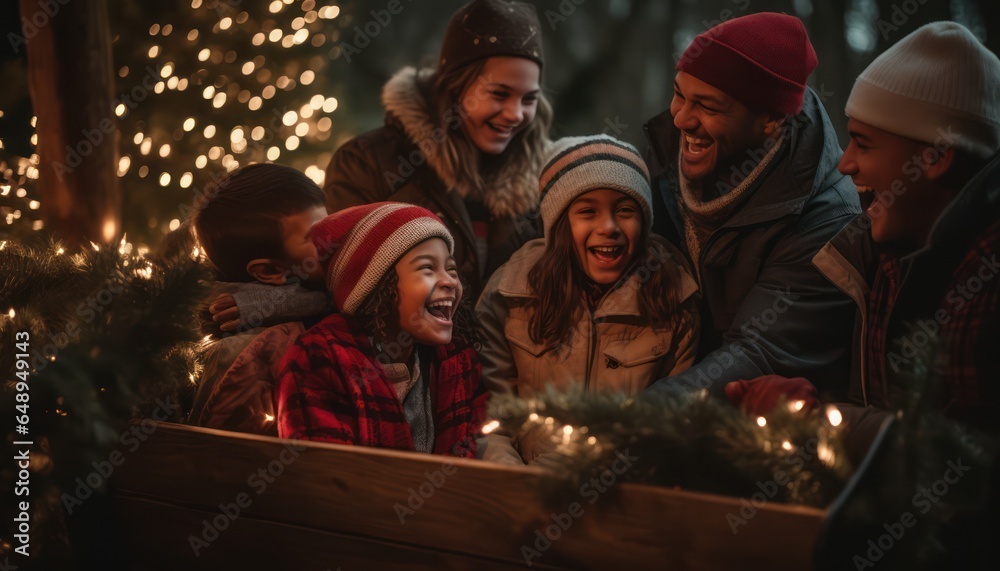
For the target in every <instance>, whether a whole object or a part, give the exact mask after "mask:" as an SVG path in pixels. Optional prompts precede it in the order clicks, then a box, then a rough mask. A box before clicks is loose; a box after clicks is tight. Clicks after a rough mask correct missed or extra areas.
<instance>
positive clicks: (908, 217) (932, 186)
mask: <svg viewBox="0 0 1000 571" xmlns="http://www.w3.org/2000/svg"><path fill="white" fill-rule="evenodd" d="M847 129H848V133H849V134H850V137H851V140H850V143H848V145H847V149H846V150H845V151H844V155H843V156H842V157H841V159H840V163H839V164H838V165H837V168H838V169H839V170H840V172H842V173H843V174H845V175H847V176H850V177H851V180H852V181H854V184H855V186H857V187H858V192H859V193H861V202H862V204H865V205H868V204H870V206H868V208H867V210H866V212H867V214H868V217H869V218H870V219H871V222H872V226H871V233H872V239H873V240H875V242H877V243H879V244H880V245H883V246H888V247H891V248H896V249H903V250H907V249H912V248H913V247H915V246H920V245H922V244H923V243H925V242H926V240H927V237H928V235H929V234H930V231H931V228H932V227H933V225H934V222H935V221H936V220H937V218H938V216H939V215H940V214H941V212H942V211H943V210H944V208H945V207H946V206H947V205H948V204H949V203H950V202H951V201H952V199H954V197H955V193H954V192H950V191H946V190H944V189H942V188H940V187H939V185H938V184H937V181H938V180H939V179H940V177H941V176H942V175H943V174H944V172H945V171H947V169H948V167H949V165H950V163H951V158H952V157H953V152H954V151H950V150H946V151H944V153H939V152H938V151H936V150H934V149H933V148H932V147H931V146H930V145H927V144H926V143H921V142H918V141H914V140H912V139H907V138H905V137H900V136H899V135H894V134H892V133H889V132H887V131H883V130H881V129H877V128H875V127H872V126H871V125H868V124H865V123H862V122H861V121H858V120H856V119H850V120H848V122H847ZM931 158H934V159H935V160H934V162H931V161H930V160H929V159H931Z"/></svg>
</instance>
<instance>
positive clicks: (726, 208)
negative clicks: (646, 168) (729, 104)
mask: <svg viewBox="0 0 1000 571" xmlns="http://www.w3.org/2000/svg"><path fill="white" fill-rule="evenodd" d="M784 140H785V135H784V133H782V135H781V136H780V137H778V141H777V142H776V143H775V144H774V145H773V146H772V147H771V150H769V151H768V152H767V154H766V155H764V158H763V159H761V161H760V163H758V164H757V166H755V167H754V168H753V170H752V171H750V174H748V175H747V176H746V178H744V179H743V181H742V182H740V184H739V185H737V186H736V187H735V188H733V189H732V190H730V191H729V192H727V193H725V194H723V195H722V196H720V197H718V198H716V199H714V200H709V201H707V202H705V201H702V196H703V195H704V194H703V187H702V184H703V181H698V182H695V181H692V180H688V179H687V178H686V177H685V176H684V175H683V174H680V175H679V176H678V178H679V179H680V185H679V186H680V189H679V192H678V194H679V195H680V198H681V200H680V202H679V204H680V212H681V218H683V220H684V240H685V242H686V243H687V247H688V253H690V254H691V262H692V263H693V264H694V269H695V276H697V278H698V283H701V249H702V247H703V246H704V245H705V242H706V241H708V237H709V236H711V235H712V232H714V231H715V230H716V229H718V228H719V227H720V226H722V225H723V224H724V223H725V222H726V220H729V218H730V217H731V216H732V215H733V213H735V212H736V211H737V210H738V209H739V207H740V205H742V204H743V202H744V201H745V200H746V198H747V197H749V196H750V193H749V189H750V188H751V187H752V186H753V185H754V183H755V182H756V181H757V179H758V178H759V177H760V174H761V173H762V172H764V169H766V168H767V166H768V165H769V164H770V163H771V161H772V160H773V159H774V157H775V155H777V153H778V149H780V148H781V144H782V142H783V141H784ZM680 152H681V151H678V154H677V160H678V163H679V162H680V160H681V157H680ZM679 170H680V168H679V167H678V171H679Z"/></svg>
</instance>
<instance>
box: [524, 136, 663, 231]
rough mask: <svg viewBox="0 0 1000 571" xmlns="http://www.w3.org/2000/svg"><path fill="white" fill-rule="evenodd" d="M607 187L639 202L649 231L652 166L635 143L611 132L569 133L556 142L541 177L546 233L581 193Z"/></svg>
mask: <svg viewBox="0 0 1000 571" xmlns="http://www.w3.org/2000/svg"><path fill="white" fill-rule="evenodd" d="M602 188H607V189H610V190H617V191H618V192H621V193H623V194H626V195H628V196H630V197H632V198H634V199H635V200H636V202H638V203H639V207H640V208H642V213H643V220H644V222H645V225H644V226H643V228H645V229H646V230H647V231H648V230H649V228H651V226H652V223H653V207H652V203H653V200H652V192H651V191H650V189H649V169H648V168H647V167H646V162H645V161H643V160H642V157H641V156H639V152H638V151H636V150H635V147H633V146H632V145H630V144H628V143H625V142H622V141H619V140H618V139H615V138H614V137H610V136H608V135H594V136H590V137H565V138H562V139H559V140H558V141H556V142H555V143H553V144H552V147H551V150H550V151H549V159H548V161H546V164H545V168H543V169H542V174H541V177H540V178H539V180H538V189H539V194H540V195H541V197H542V204H541V211H542V224H543V226H544V229H545V237H546V239H548V237H549V234H550V233H551V232H552V226H553V225H554V224H555V223H556V220H557V219H558V218H559V216H560V215H561V214H562V213H563V211H564V210H566V208H567V207H568V206H569V205H570V203H572V202H573V201H574V200H576V198H577V197H578V196H580V195H581V194H585V193H587V192H590V191H591V190H598V189H602Z"/></svg>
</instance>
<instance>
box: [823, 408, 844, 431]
mask: <svg viewBox="0 0 1000 571" xmlns="http://www.w3.org/2000/svg"><path fill="white" fill-rule="evenodd" d="M826 418H827V420H829V421H830V426H834V427H836V426H840V423H841V422H843V420H844V416H843V415H842V414H841V413H840V409H838V408H837V407H835V406H833V405H829V406H828V407H826Z"/></svg>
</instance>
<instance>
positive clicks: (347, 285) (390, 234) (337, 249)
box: [310, 202, 455, 315]
mask: <svg viewBox="0 0 1000 571" xmlns="http://www.w3.org/2000/svg"><path fill="white" fill-rule="evenodd" d="M310 236H311V239H312V241H313V244H315V245H316V252H317V255H318V256H319V258H320V260H323V271H324V272H325V273H326V288H327V289H328V290H329V291H330V294H331V295H332V296H333V302H334V305H335V306H336V307H337V309H338V310H339V311H340V312H341V313H344V314H346V315H354V314H355V313H356V312H357V311H358V309H360V308H361V304H362V303H364V301H365V300H366V299H368V296H370V295H371V294H372V293H374V291H375V288H376V287H377V286H378V284H379V282H381V281H382V278H384V277H385V275H386V273H387V272H389V271H390V270H392V269H393V267H394V266H395V265H396V262H398V261H399V259H400V258H401V257H403V255H404V254H406V252H408V251H409V250H410V249H411V248H413V247H414V246H416V245H417V244H420V243H421V242H423V241H424V240H427V239H429V238H441V239H443V240H444V241H445V242H447V243H448V251H449V252H454V251H455V241H454V239H453V238H452V237H451V233H449V232H448V229H447V228H446V227H445V226H444V224H442V223H441V220H440V219H439V218H438V217H437V216H434V215H433V214H431V212H430V211H429V210H427V209H426V208H421V207H419V206H414V205H412V204H404V203H401V202H376V203H373V204H365V205H362V206H354V207H351V208H345V209H344V210H341V211H339V212H335V213H333V214H331V215H329V216H327V217H326V218H324V219H323V220H321V221H319V222H318V223H317V224H316V225H315V226H313V229H312V233H311V234H310Z"/></svg>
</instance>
